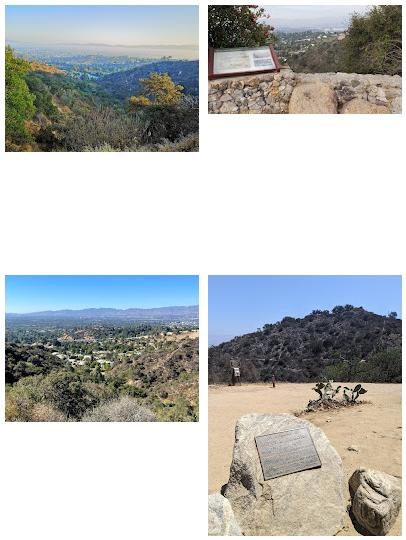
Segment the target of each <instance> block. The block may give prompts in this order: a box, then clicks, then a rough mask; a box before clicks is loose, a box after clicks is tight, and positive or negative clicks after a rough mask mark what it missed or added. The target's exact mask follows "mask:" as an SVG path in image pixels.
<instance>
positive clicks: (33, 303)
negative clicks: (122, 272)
mask: <svg viewBox="0 0 406 540" xmlns="http://www.w3.org/2000/svg"><path fill="white" fill-rule="evenodd" d="M198 303H199V280H198V276H6V313H30V312H33V311H46V310H58V309H83V308H89V307H93V308H97V307H112V308H118V309H126V308H151V307H165V306H184V305H185V306H186V305H197V304H198Z"/></svg>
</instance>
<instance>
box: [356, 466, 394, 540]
mask: <svg viewBox="0 0 406 540" xmlns="http://www.w3.org/2000/svg"><path fill="white" fill-rule="evenodd" d="M349 483H350V493H351V498H352V506H351V510H352V513H353V515H354V517H355V519H356V520H357V521H358V523H359V524H360V525H362V526H363V527H364V528H365V529H367V531H368V532H370V533H371V534H373V535H376V536H384V535H386V534H387V533H388V532H389V531H390V529H391V527H392V525H393V524H394V522H395V520H396V518H397V516H398V514H399V510H400V505H401V500H402V491H401V483H400V481H399V480H398V479H397V478H395V477H394V476H391V475H389V474H386V473H383V472H379V471H373V470H372V469H364V468H360V469H357V470H356V471H355V472H354V474H353V475H352V476H351V478H350V482H349Z"/></svg>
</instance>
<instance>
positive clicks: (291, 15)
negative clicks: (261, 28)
mask: <svg viewBox="0 0 406 540" xmlns="http://www.w3.org/2000/svg"><path fill="white" fill-rule="evenodd" d="M264 7H265V9H266V10H267V12H268V13H269V14H270V16H271V19H270V20H269V23H270V24H271V25H272V26H274V27H275V29H276V30H277V29H278V27H281V26H282V27H290V28H316V29H320V28H322V29H324V28H328V27H339V28H341V27H346V26H347V25H348V23H349V21H350V18H351V14H352V13H354V12H357V13H365V12H366V11H368V10H369V9H370V7H371V6H368V5H363V6H346V5H341V6H330V5H325V6H264Z"/></svg>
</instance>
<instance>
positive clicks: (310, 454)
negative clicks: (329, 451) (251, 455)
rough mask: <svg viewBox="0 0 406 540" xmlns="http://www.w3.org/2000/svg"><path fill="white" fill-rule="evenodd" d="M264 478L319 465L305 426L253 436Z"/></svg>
mask: <svg viewBox="0 0 406 540" xmlns="http://www.w3.org/2000/svg"><path fill="white" fill-rule="evenodd" d="M255 443H256V445H257V449H258V454H259V459H260V461H261V466H262V472H263V474H264V480H271V479H272V478H278V477H279V476H285V475H286V474H292V473H295V472H299V471H305V470H306V469H315V468H317V467H321V461H320V458H319V455H318V453H317V450H316V447H315V446H314V442H313V439H312V437H311V435H310V431H309V429H308V428H307V427H303V428H298V429H290V430H289V431H279V432H278V433H270V434H268V435H260V436H258V437H255Z"/></svg>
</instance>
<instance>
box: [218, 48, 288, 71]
mask: <svg viewBox="0 0 406 540" xmlns="http://www.w3.org/2000/svg"><path fill="white" fill-rule="evenodd" d="M266 46H267V47H269V50H270V51H271V56H272V60H273V63H274V64H275V68H273V69H255V70H250V71H236V72H232V73H214V72H213V68H214V55H215V53H216V51H230V52H231V51H233V50H235V51H243V50H247V51H253V50H255V49H261V48H262V47H236V48H235V49H214V48H213V47H209V80H212V79H223V78H225V77H237V76H239V75H257V74H261V73H278V72H279V71H280V69H281V64H280V63H279V59H278V57H277V55H276V52H275V49H274V48H273V47H272V45H266Z"/></svg>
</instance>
